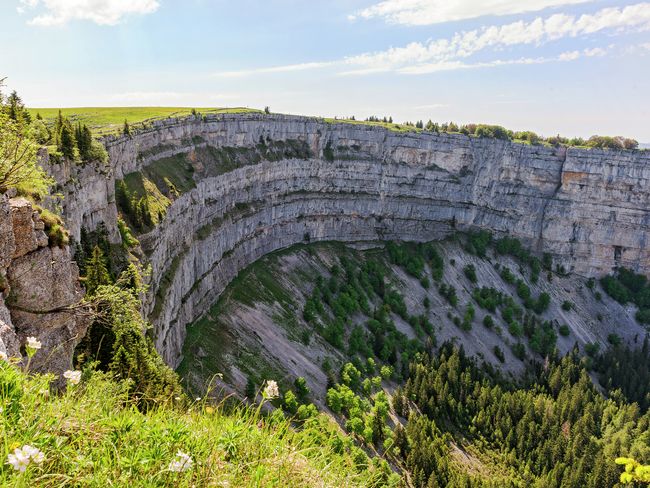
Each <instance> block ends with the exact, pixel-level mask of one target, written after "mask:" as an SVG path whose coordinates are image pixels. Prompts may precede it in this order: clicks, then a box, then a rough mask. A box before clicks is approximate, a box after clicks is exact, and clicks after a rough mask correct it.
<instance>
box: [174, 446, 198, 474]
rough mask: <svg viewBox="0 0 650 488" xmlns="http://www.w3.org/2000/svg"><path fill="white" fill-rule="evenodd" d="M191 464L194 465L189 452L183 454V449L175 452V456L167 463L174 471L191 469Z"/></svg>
mask: <svg viewBox="0 0 650 488" xmlns="http://www.w3.org/2000/svg"><path fill="white" fill-rule="evenodd" d="M192 466H194V461H193V460H192V457H191V456H190V455H189V454H185V453H184V452H183V451H178V452H177V453H176V458H175V459H174V460H173V461H172V462H171V463H169V470H170V471H176V472H180V471H187V470H188V469H192Z"/></svg>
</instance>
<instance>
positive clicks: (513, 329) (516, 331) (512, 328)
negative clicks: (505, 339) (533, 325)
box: [508, 320, 524, 337]
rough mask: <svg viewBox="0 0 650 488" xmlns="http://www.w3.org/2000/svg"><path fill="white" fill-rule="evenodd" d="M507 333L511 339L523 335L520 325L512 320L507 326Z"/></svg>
mask: <svg viewBox="0 0 650 488" xmlns="http://www.w3.org/2000/svg"><path fill="white" fill-rule="evenodd" d="M508 332H510V334H511V335H512V336H513V337H521V336H522V335H523V334H524V330H523V328H522V327H521V324H519V322H517V321H516V320H513V321H512V322H510V323H509V324H508Z"/></svg>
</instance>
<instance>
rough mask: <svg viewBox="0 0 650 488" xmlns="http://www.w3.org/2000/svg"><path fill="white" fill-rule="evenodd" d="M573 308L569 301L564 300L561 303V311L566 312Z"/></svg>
mask: <svg viewBox="0 0 650 488" xmlns="http://www.w3.org/2000/svg"><path fill="white" fill-rule="evenodd" d="M572 308H573V304H572V303H571V302H570V301H569V300H564V301H563V302H562V310H564V311H566V312H568V311H569V310H571V309H572Z"/></svg>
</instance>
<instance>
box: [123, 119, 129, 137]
mask: <svg viewBox="0 0 650 488" xmlns="http://www.w3.org/2000/svg"><path fill="white" fill-rule="evenodd" d="M122 133H123V134H124V135H125V136H127V137H131V127H130V126H129V123H128V122H127V120H126V119H124V128H123V129H122Z"/></svg>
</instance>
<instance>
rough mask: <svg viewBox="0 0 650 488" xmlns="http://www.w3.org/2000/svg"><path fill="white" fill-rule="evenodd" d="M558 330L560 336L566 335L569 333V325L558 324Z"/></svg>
mask: <svg viewBox="0 0 650 488" xmlns="http://www.w3.org/2000/svg"><path fill="white" fill-rule="evenodd" d="M558 331H559V332H560V335H561V336H562V337H568V336H569V334H570V333H571V330H570V329H569V326H568V325H566V324H562V325H560V328H559V329H558Z"/></svg>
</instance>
